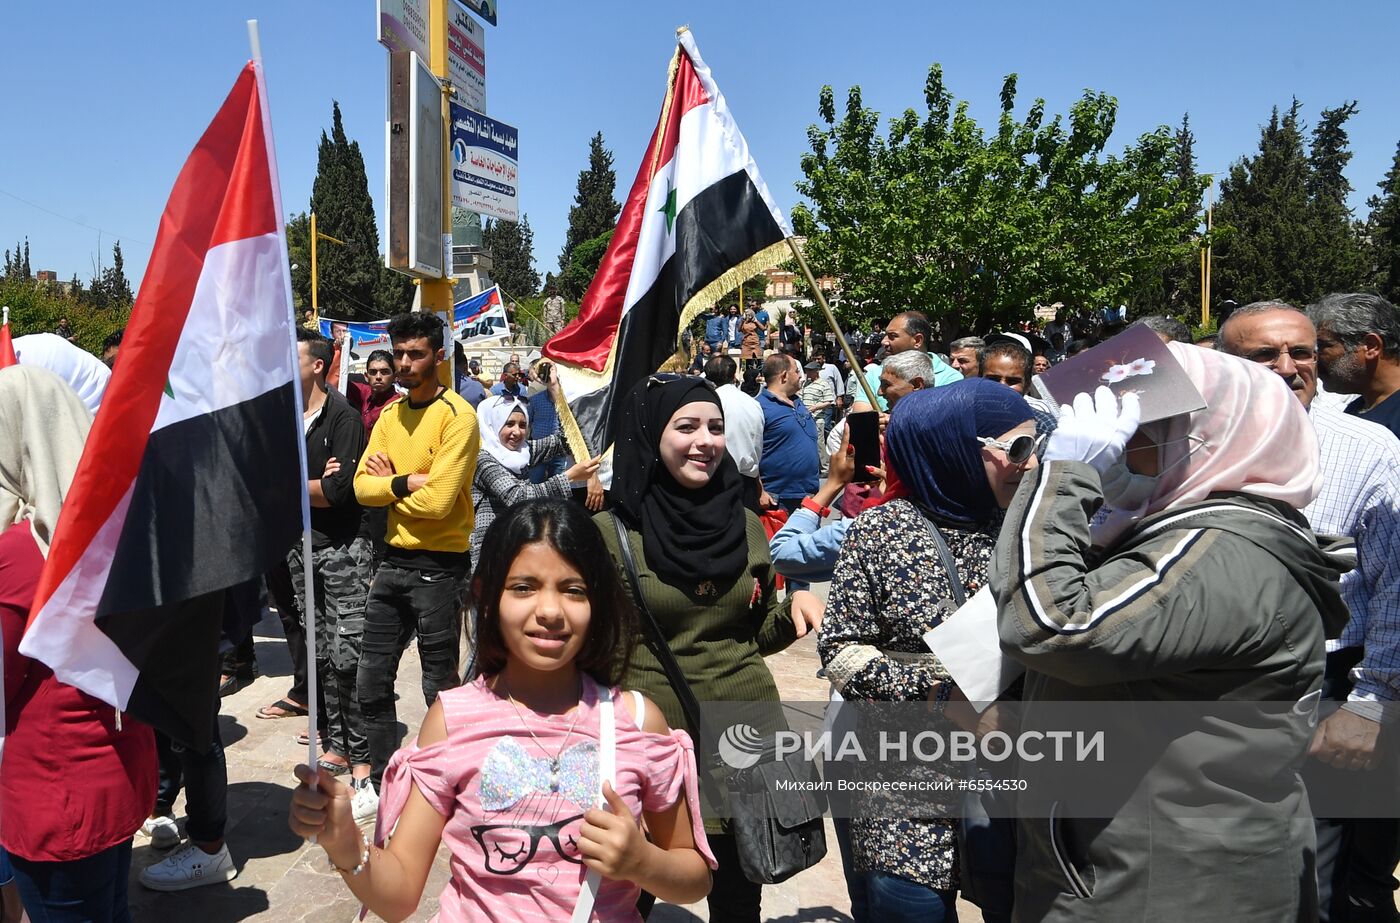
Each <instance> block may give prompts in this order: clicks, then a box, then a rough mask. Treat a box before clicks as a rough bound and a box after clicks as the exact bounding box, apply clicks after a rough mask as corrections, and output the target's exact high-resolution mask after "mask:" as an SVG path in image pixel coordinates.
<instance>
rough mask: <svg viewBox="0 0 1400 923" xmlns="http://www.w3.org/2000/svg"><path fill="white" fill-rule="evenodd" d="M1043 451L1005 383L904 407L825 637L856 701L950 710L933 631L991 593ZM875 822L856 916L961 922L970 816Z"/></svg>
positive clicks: (856, 531) (867, 821)
mask: <svg viewBox="0 0 1400 923" xmlns="http://www.w3.org/2000/svg"><path fill="white" fill-rule="evenodd" d="M1035 448H1036V438H1035V421H1034V419H1033V417H1032V415H1031V409H1030V406H1029V405H1028V404H1027V403H1026V401H1025V398H1023V397H1021V395H1019V394H1017V393H1016V392H1014V391H1012V390H1011V389H1010V388H1008V387H1006V386H1005V385H1000V384H997V383H995V382H991V381H987V380H985V379H982V378H969V379H965V380H963V381H960V382H957V383H956V384H952V385H946V386H944V387H941V388H936V389H931V390H924V391H915V392H913V393H912V394H908V395H906V396H905V397H902V398H900V400H899V402H898V404H896V405H895V409H894V410H893V411H892V412H891V414H890V422H889V425H888V427H887V429H886V430H885V462H886V474H887V477H888V483H889V490H888V491H887V493H886V496H885V498H884V500H883V501H882V502H881V504H880V505H879V506H876V507H874V508H871V509H868V510H866V511H865V512H863V513H861V515H860V516H859V517H858V518H857V519H856V520H855V522H854V523H852V525H851V527H850V530H849V531H848V532H847V533H846V538H845V540H844V542H843V543H842V546H841V554H840V557H839V558H838V559H837V562H836V573H835V576H834V577H833V578H832V583H831V592H830V595H829V596H828V598H827V611H826V617H825V619H824V621H823V623H822V628H821V634H820V636H819V637H818V639H817V649H818V651H819V652H820V653H821V657H822V663H823V664H824V665H825V666H826V671H827V676H828V678H829V679H830V680H831V682H832V684H833V685H834V686H835V688H836V691H837V692H839V693H840V694H841V696H842V698H844V699H845V700H846V701H848V702H922V701H924V700H926V699H928V698H929V697H930V693H936V692H937V691H938V690H939V689H940V688H941V689H943V690H944V691H945V693H946V694H945V695H944V696H943V697H942V702H943V703H946V701H947V694H950V693H951V690H952V683H951V680H950V679H949V677H948V673H947V671H946V670H945V669H944V667H943V665H942V664H941V663H940V662H939V661H938V659H937V658H936V657H934V656H933V655H932V654H930V653H929V652H928V647H927V646H926V645H925V644H924V641H923V635H924V633H925V632H927V631H928V630H929V629H931V628H933V627H935V626H936V625H938V624H939V623H941V622H942V621H943V619H944V618H945V617H946V616H948V615H949V614H950V613H951V612H952V611H953V610H954V609H956V608H957V606H956V604H953V603H952V602H950V601H951V600H953V599H956V596H957V591H956V590H955V588H954V587H955V585H956V586H957V587H959V588H961V590H962V592H963V593H965V594H966V595H967V596H971V595H972V594H974V593H976V592H977V591H978V590H979V589H981V587H982V586H984V585H985V584H986V582H987V567H988V565H989V564H990V562H991V558H992V550H993V548H994V546H995V544H996V536H997V530H998V528H999V527H1000V526H1001V520H1002V515H1003V513H1002V510H1003V509H1005V507H1006V505H1007V504H1008V503H1010V501H1011V497H1012V496H1013V495H1014V494H1015V492H1016V485H1017V484H1018V483H1019V482H1020V480H1021V479H1022V477H1023V476H1024V475H1025V474H1026V472H1028V471H1032V470H1034V468H1035V464H1036V460H1035ZM940 543H941V544H943V545H944V546H945V547H946V549H947V551H948V552H949V553H950V554H949V557H948V560H951V561H952V562H953V564H954V567H955V569H956V573H954V572H952V571H950V570H949V569H948V568H947V567H946V566H945V565H944V560H945V558H944V556H943V554H942V553H941V552H940V549H939V545H940ZM935 698H937V696H936V695H935ZM939 711H941V707H940V708H939ZM933 720H934V722H935V725H934V727H935V729H936V730H938V729H943V730H951V729H952V727H951V725H948V724H947V722H946V720H945V719H944V718H943V716H942V715H941V714H939V715H938V716H936V717H935V718H934V719H933ZM932 768H933V769H934V770H935V771H938V772H942V773H943V774H952V773H953V772H954V770H953V769H952V767H949V766H947V765H946V764H934V766H933V767H932ZM861 814H862V816H858V817H853V818H852V819H851V827H850V829H851V852H852V857H851V859H852V861H851V867H850V868H848V874H847V883H848V887H849V889H850V890H851V892H852V914H853V916H854V917H855V919H856V920H858V921H864V920H866V919H869V920H872V921H880V923H897V921H903V920H921V921H939V920H944V919H949V920H952V919H955V918H956V916H955V915H956V911H955V909H954V903H955V900H954V894H955V889H956V887H957V865H956V859H957V857H956V840H957V826H956V821H955V820H954V819H952V818H944V819H932V820H926V819H915V818H910V817H909V816H908V813H907V811H901V810H900V809H899V808H898V807H895V806H890V810H889V811H888V812H887V813H884V814H881V813H880V804H879V801H878V799H876V800H873V801H868V802H867V803H866V804H864V805H862V811H861Z"/></svg>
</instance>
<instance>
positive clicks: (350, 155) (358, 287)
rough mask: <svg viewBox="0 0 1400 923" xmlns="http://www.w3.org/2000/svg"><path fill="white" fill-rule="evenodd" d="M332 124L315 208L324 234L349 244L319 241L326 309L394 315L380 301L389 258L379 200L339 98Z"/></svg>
mask: <svg viewBox="0 0 1400 923" xmlns="http://www.w3.org/2000/svg"><path fill="white" fill-rule="evenodd" d="M331 122H332V124H331V133H330V135H329V136H327V135H326V133H325V131H322V132H321V143H320V148H319V150H318V151H317V157H316V179H315V182H314V183H313V184H312V186H311V211H313V212H315V214H316V224H317V230H319V231H320V233H322V234H325V235H328V236H330V237H334V238H337V239H338V240H342V241H344V242H345V243H344V245H341V244H335V243H331V242H329V241H326V240H322V241H320V242H318V243H317V247H316V256H317V260H316V268H317V276H318V278H317V289H318V295H319V301H320V308H321V312H322V313H323V314H327V315H330V316H331V317H344V318H346V319H348V320H369V319H372V318H375V317H378V316H380V315H381V314H383V313H388V312H386V311H384V310H382V308H381V305H380V301H379V298H380V297H381V294H382V293H381V287H382V286H381V280H380V276H381V273H380V268H381V266H382V262H383V261H382V260H381V259H380V257H379V228H378V226H377V225H376V224H375V220H374V201H373V200H372V199H371V198H370V195H369V181H368V179H367V178H366V176H365V159H364V156H363V155H361V153H360V145H359V142H357V141H351V140H350V139H349V138H347V137H346V135H345V126H344V124H342V122H341V118H340V103H338V102H333V103H332V104H331ZM308 243H309V235H308ZM309 260H310V256H309V254H308V262H309Z"/></svg>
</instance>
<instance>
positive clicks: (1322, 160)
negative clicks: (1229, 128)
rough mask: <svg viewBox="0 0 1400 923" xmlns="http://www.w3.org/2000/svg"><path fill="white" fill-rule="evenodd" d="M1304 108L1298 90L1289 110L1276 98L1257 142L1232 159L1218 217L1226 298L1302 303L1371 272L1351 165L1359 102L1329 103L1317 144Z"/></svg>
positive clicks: (1220, 279)
mask: <svg viewBox="0 0 1400 923" xmlns="http://www.w3.org/2000/svg"><path fill="white" fill-rule="evenodd" d="M1301 111H1302V104H1301V103H1299V102H1298V100H1297V99H1294V100H1293V102H1292V104H1291V105H1290V106H1289V108H1288V110H1287V111H1286V112H1284V113H1283V114H1282V115H1280V113H1279V110H1278V108H1277V107H1275V108H1274V110H1273V113H1272V114H1271V116H1270V118H1269V122H1268V124H1267V125H1265V126H1264V127H1263V128H1262V129H1261V130H1260V133H1259V150H1258V152H1257V153H1255V154H1254V155H1252V156H1250V157H1245V158H1242V159H1240V160H1239V161H1237V162H1235V163H1234V164H1232V165H1231V166H1230V172H1229V174H1228V175H1227V176H1226V178H1225V179H1224V181H1222V182H1221V184H1220V205H1219V207H1218V208H1217V209H1216V212H1215V220H1216V223H1217V224H1218V225H1222V226H1224V229H1225V230H1226V233H1225V234H1223V235H1222V236H1221V237H1220V239H1219V240H1218V241H1217V242H1216V244H1215V252H1214V263H1213V267H1212V275H1213V279H1214V282H1213V283H1212V288H1213V291H1212V294H1213V295H1214V296H1215V297H1217V298H1219V299H1222V300H1223V299H1227V298H1228V299H1232V300H1234V301H1236V302H1238V303H1241V304H1243V303H1245V302H1249V301H1256V300H1259V299H1263V298H1278V299H1283V300H1285V301H1291V302H1294V303H1300V304H1302V303H1307V302H1309V301H1312V300H1313V299H1315V298H1317V297H1319V296H1321V295H1324V294H1326V293H1327V292H1329V291H1337V290H1340V289H1350V288H1355V287H1356V286H1357V285H1359V284H1360V283H1361V281H1362V279H1363V277H1364V275H1365V271H1364V266H1363V262H1364V260H1363V248H1362V245H1361V241H1360V238H1359V235H1358V234H1357V231H1356V228H1355V226H1354V223H1353V221H1352V215H1351V211H1350V209H1348V208H1347V204H1346V196H1347V194H1348V193H1349V192H1350V191H1351V184H1350V183H1348V182H1347V180H1346V177H1345V176H1344V175H1343V172H1342V171H1343V169H1344V168H1345V166H1346V164H1347V161H1348V160H1350V159H1351V153H1350V151H1349V150H1348V148H1347V134H1346V129H1345V124H1346V121H1347V119H1348V118H1350V117H1351V115H1352V114H1353V113H1355V111H1356V104H1355V103H1345V104H1343V105H1342V106H1339V107H1337V108H1335V109H1324V110H1323V111H1322V117H1321V120H1320V121H1319V122H1318V125H1317V127H1316V128H1315V129H1314V130H1313V133H1312V145H1311V150H1308V151H1305V150H1304V141H1303V125H1302V120H1301V118H1300V113H1301Z"/></svg>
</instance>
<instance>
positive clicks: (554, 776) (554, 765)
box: [506, 680, 583, 792]
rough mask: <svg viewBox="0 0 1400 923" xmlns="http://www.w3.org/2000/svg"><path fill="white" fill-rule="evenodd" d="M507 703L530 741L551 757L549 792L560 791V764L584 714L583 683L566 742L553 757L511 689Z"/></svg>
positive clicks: (565, 734) (565, 733)
mask: <svg viewBox="0 0 1400 923" xmlns="http://www.w3.org/2000/svg"><path fill="white" fill-rule="evenodd" d="M506 701H508V702H510V706H511V708H513V709H515V717H517V718H519V719H520V723H521V724H523V725H525V730H526V731H527V732H528V733H529V735H530V739H531V740H533V741H534V742H535V746H537V747H539V748H540V752H541V753H543V754H544V755H545V756H546V757H549V790H550V791H552V792H557V791H559V763H560V762H561V761H562V760H563V758H564V748H565V747H567V746H568V745H569V738H570V737H573V736H574V727H575V726H576V725H577V724H578V719H579V716H580V715H582V714H583V688H582V681H581V680H580V687H579V704H578V707H577V708H576V709H574V720H573V721H571V722H569V729H568V730H567V731H565V732H564V741H563V743H561V744H560V745H559V749H558V751H556V752H555V754H554V755H553V756H550V755H549V750H548V749H546V748H545V745H544V744H542V743H540V739H539V738H538V737H536V736H535V732H534V729H532V728H531V727H530V724H529V722H527V721H526V720H525V714H524V713H523V712H522V711H521V710H520V704H519V703H518V702H516V701H515V696H513V695H511V694H510V689H509V688H507V689H506Z"/></svg>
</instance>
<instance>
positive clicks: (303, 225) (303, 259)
mask: <svg viewBox="0 0 1400 923" xmlns="http://www.w3.org/2000/svg"><path fill="white" fill-rule="evenodd" d="M331 246H332V247H333V246H335V244H331ZM287 261H288V263H289V264H290V266H291V271H292V304H293V305H295V306H296V308H297V312H298V313H297V317H298V319H300V317H301V314H300V312H301V311H302V310H303V309H305V308H309V307H311V215H310V214H309V213H307V212H297V213H295V214H293V215H290V216H288V218H287Z"/></svg>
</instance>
